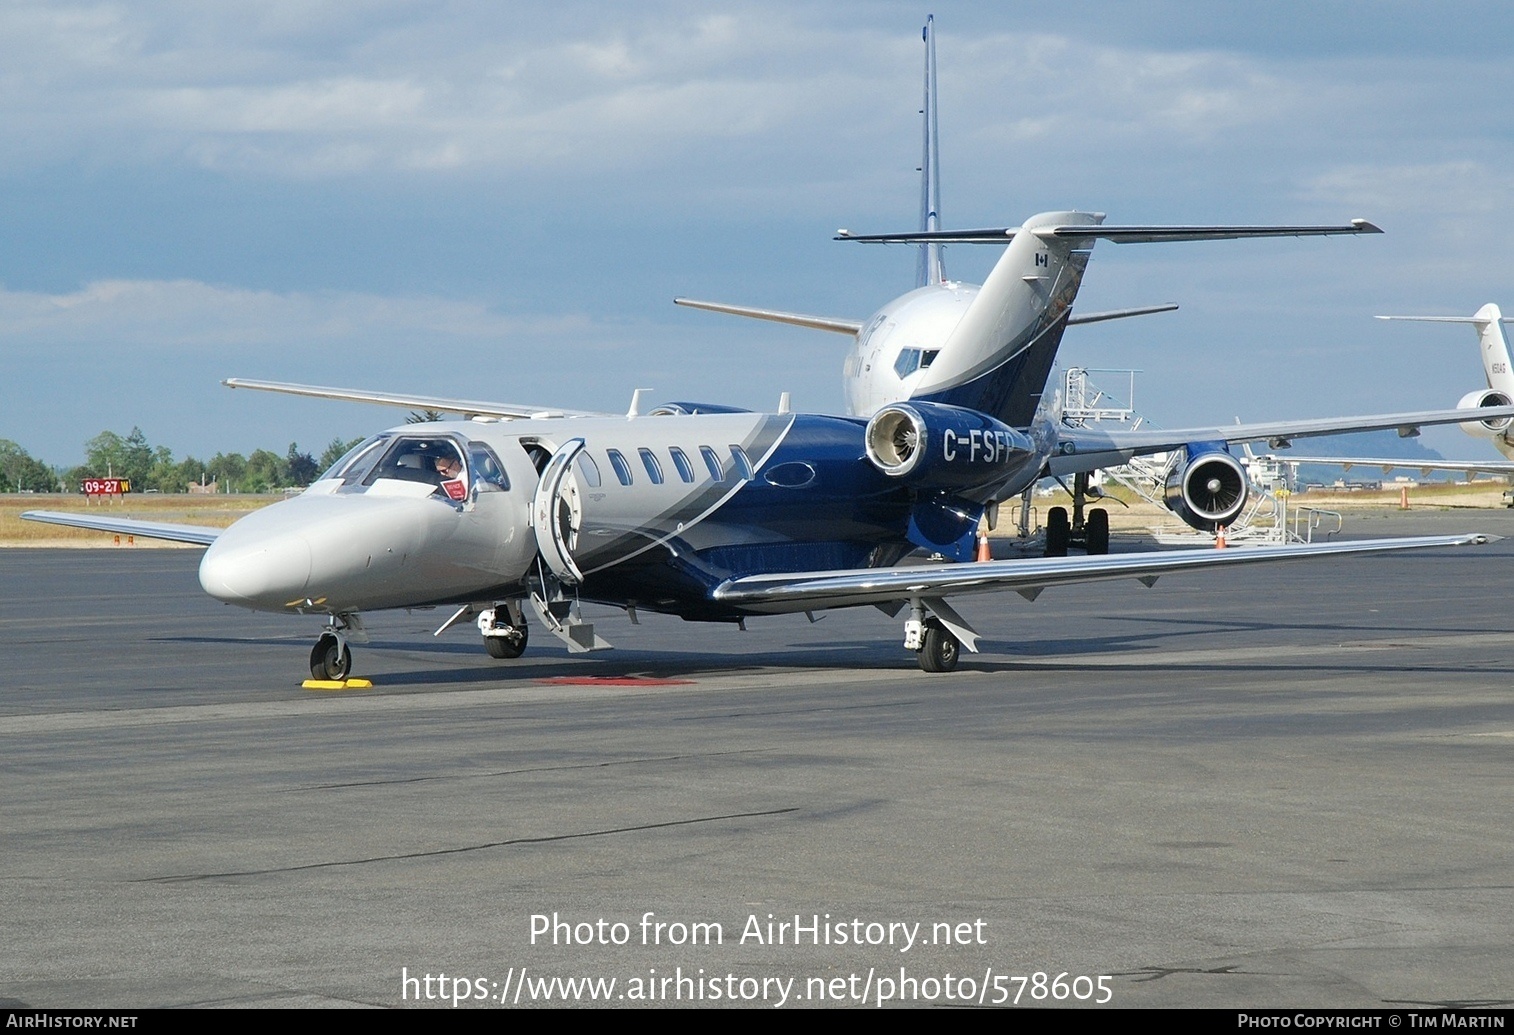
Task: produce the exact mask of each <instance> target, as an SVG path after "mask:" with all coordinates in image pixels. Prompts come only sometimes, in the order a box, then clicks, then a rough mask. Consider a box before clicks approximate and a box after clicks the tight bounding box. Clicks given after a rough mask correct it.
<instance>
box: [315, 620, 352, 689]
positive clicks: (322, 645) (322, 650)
mask: <svg viewBox="0 0 1514 1035" xmlns="http://www.w3.org/2000/svg"><path fill="white" fill-rule="evenodd" d="M351 671H352V651H351V649H350V648H348V646H347V643H346V641H345V640H344V639H343V637H342V636H341V635H339V634H338V633H336V632H330V631H328V632H323V633H321V638H320V639H318V640H316V641H315V646H314V647H313V648H311V650H310V675H311V678H313V679H321V680H331V681H336V682H340V681H341V680H344V679H346V678H347V674H348V673H349V672H351Z"/></svg>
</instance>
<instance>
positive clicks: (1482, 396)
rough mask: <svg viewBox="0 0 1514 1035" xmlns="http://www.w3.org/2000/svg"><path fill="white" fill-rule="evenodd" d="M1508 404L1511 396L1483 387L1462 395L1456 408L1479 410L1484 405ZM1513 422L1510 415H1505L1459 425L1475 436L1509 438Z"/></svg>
mask: <svg viewBox="0 0 1514 1035" xmlns="http://www.w3.org/2000/svg"><path fill="white" fill-rule="evenodd" d="M1508 405H1509V397H1508V396H1507V395H1505V394H1504V393H1502V392H1500V391H1497V390H1496V389H1493V388H1481V389H1478V390H1477V391H1475V392H1468V393H1467V394H1466V395H1464V396H1462V397H1461V402H1459V403H1457V404H1456V408H1457V409H1458V410H1478V409H1481V408H1483V407H1484V406H1508ZM1511 423H1514V421H1511V420H1510V419H1509V418H1508V417H1504V418H1503V419H1502V420H1478V421H1468V422H1467V423H1465V424H1462V425H1459V427H1460V428H1461V430H1463V431H1465V432H1466V433H1467V434H1468V435H1471V436H1472V437H1473V438H1499V437H1500V436H1502V437H1504V438H1507V437H1508V431H1509V426H1510V424H1511Z"/></svg>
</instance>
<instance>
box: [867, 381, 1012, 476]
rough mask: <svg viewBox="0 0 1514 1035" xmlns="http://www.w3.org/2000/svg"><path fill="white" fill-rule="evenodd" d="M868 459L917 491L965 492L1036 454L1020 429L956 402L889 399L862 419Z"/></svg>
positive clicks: (1008, 471)
mask: <svg viewBox="0 0 1514 1035" xmlns="http://www.w3.org/2000/svg"><path fill="white" fill-rule="evenodd" d="M864 440H865V443H866V448H867V458H868V460H870V461H872V463H873V465H874V466H875V467H877V468H878V469H879V470H880V471H882V472H883V473H884V474H886V475H888V476H889V477H890V478H898V479H900V480H901V481H904V482H907V483H908V484H909V485H910V486H911V487H914V488H921V489H954V490H957V491H965V490H969V489H975V488H980V487H983V486H987V485H992V484H996V483H999V482H1002V481H1003V480H1004V479H1006V478H1008V477H1009V476H1011V475H1013V474H1014V473H1015V472H1016V471H1018V470H1019V469H1020V468H1021V467H1023V466H1024V465H1025V463H1026V462H1027V461H1028V460H1030V459H1031V458H1032V457H1033V456H1034V454H1035V445H1034V443H1032V442H1031V440H1030V439H1029V438H1028V437H1027V436H1026V435H1025V434H1024V433H1023V432H1020V431H1016V430H1015V429H1014V428H1011V427H1008V426H1006V425H1004V424H1001V423H1000V422H999V421H997V420H994V418H992V417H990V416H988V415H987V414H986V413H979V412H978V411H977V410H969V409H966V408H964V407H961V406H947V405H945V404H942V403H923V402H910V403H894V404H893V405H891V406H885V407H884V408H883V409H881V410H879V411H878V412H877V413H875V414H874V415H873V418H872V420H870V421H868V422H867V431H866V434H865V436H864Z"/></svg>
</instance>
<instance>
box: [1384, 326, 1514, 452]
mask: <svg viewBox="0 0 1514 1035" xmlns="http://www.w3.org/2000/svg"><path fill="white" fill-rule="evenodd" d="M1378 319H1379V320H1414V321H1417V322H1420V323H1469V324H1471V325H1472V327H1473V329H1475V330H1476V331H1477V345H1478V349H1477V351H1478V352H1479V353H1480V354H1481V355H1482V370H1483V375H1484V376H1485V377H1486V378H1487V380H1488V387H1487V388H1486V389H1480V390H1478V391H1475V392H1468V393H1467V394H1466V395H1464V396H1462V397H1461V401H1460V402H1458V403H1457V404H1456V406H1457V408H1458V409H1462V410H1479V409H1485V408H1487V407H1490V406H1508V405H1509V404H1510V403H1514V364H1511V363H1510V360H1509V340H1508V338H1506V337H1505V336H1504V332H1503V325H1504V324H1506V323H1509V322H1510V321H1511V320H1514V318H1511V317H1507V316H1504V315H1503V312H1502V311H1501V310H1500V309H1499V308H1498V306H1496V305H1494V304H1493V303H1492V302H1489V303H1488V304H1487V305H1485V306H1483V307H1482V308H1481V309H1479V310H1477V312H1475V313H1473V314H1472V315H1471V316H1379V317H1378ZM1461 430H1463V431H1465V432H1466V433H1467V434H1468V435H1471V436H1472V437H1473V438H1486V439H1491V440H1492V442H1493V445H1494V447H1495V448H1497V449H1498V451H1499V452H1500V453H1502V454H1503V455H1504V456H1506V457H1509V458H1510V459H1514V422H1511V421H1509V420H1508V419H1506V418H1495V419H1491V420H1481V421H1468V422H1467V423H1465V424H1463V425H1462V426H1461Z"/></svg>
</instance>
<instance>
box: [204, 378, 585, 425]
mask: <svg viewBox="0 0 1514 1035" xmlns="http://www.w3.org/2000/svg"><path fill="white" fill-rule="evenodd" d="M221 383H222V384H223V385H225V386H226V387H227V388H251V389H254V390H256V391H259V392H278V393H279V394H281V395H303V396H307V397H309V398H312V399H337V400H340V401H342V402H360V403H374V404H376V405H379V406H399V407H402V408H404V409H407V410H436V411H438V412H440V413H460V414H462V415H463V416H464V417H498V418H500V419H501V420H523V419H527V418H531V417H605V416H610V415H609V414H604V413H592V412H589V411H587V410H557V409H551V408H549V407H543V406H520V405H516V404H514V403H496V402H481V401H478V400H473V399H444V398H442V397H440V396H435V395H405V394H401V393H398V392H368V391H363V390H362V389H358V388H326V387H323V386H321V385H297V384H286V383H284V382H282V381H249V380H247V379H246V378H241V377H228V378H227V379H226V380H224V381H222V382H221Z"/></svg>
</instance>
